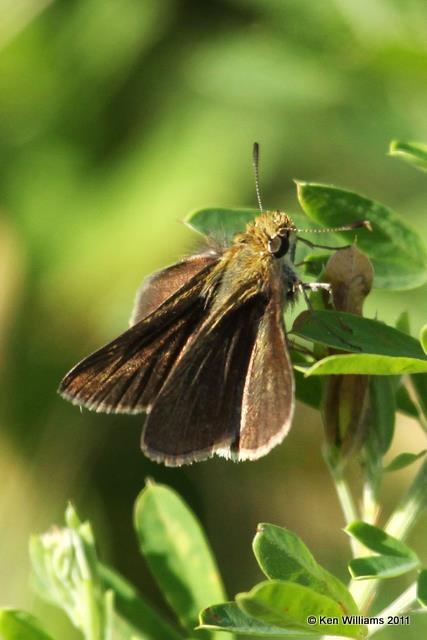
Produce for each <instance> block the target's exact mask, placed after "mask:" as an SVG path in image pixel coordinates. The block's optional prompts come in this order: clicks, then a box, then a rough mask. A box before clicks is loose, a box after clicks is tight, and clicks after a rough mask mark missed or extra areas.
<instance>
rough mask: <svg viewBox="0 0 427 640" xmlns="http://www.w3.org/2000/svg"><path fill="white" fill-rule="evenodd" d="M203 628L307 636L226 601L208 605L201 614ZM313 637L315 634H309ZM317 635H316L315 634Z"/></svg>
mask: <svg viewBox="0 0 427 640" xmlns="http://www.w3.org/2000/svg"><path fill="white" fill-rule="evenodd" d="M199 628H201V629H219V630H221V631H229V632H233V633H236V634H240V633H244V634H249V635H251V636H261V637H269V638H286V636H288V635H289V636H291V637H292V638H299V637H302V638H304V637H307V634H306V633H304V632H295V631H291V632H289V631H286V630H285V629H282V628H280V627H275V626H273V625H271V624H265V623H264V622H261V621H260V620H257V619H256V618H253V617H252V616H249V615H248V614H247V613H244V612H243V611H242V610H241V609H239V607H238V606H237V604H236V603H235V602H224V603H223V604H217V605H214V606H213V607H208V608H207V609H205V610H204V611H202V613H201V614H200V627H199ZM308 637H310V638H313V634H309V636H308ZM314 637H316V636H314Z"/></svg>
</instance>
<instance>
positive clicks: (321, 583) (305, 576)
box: [253, 523, 358, 613]
mask: <svg viewBox="0 0 427 640" xmlns="http://www.w3.org/2000/svg"><path fill="white" fill-rule="evenodd" d="M253 550H254V554H255V557H256V559H257V561H258V564H259V565H260V567H261V569H262V570H263V572H264V573H265V575H266V576H267V577H268V578H271V579H280V580H287V581H289V582H295V583H298V584H302V585H304V586H306V587H310V588H311V589H313V590H314V591H316V592H317V593H320V594H323V595H326V596H329V597H330V598H332V599H333V600H335V601H336V602H340V603H341V606H342V608H343V610H344V613H357V611H358V609H357V605H356V603H355V602H354V600H353V598H352V596H351V595H350V592H349V591H348V589H347V587H346V586H345V585H344V584H343V583H342V582H341V581H340V580H338V579H337V578H336V577H335V576H334V575H332V574H331V573H329V571H327V570H326V569H324V568H323V567H322V566H321V565H319V564H318V563H317V562H316V560H315V558H314V557H313V555H312V554H311V552H310V551H309V549H308V548H307V546H306V545H305V544H304V543H303V541H302V540H301V539H300V538H298V536H297V535H296V534H295V533H293V532H292V531H289V530H288V529H284V528H282V527H278V526H276V525H272V524H265V523H262V524H259V525H258V528H257V534H256V536H255V538H254V541H253Z"/></svg>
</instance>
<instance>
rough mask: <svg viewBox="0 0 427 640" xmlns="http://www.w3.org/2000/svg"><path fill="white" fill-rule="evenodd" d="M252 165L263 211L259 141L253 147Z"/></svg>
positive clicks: (260, 207) (257, 195) (259, 203)
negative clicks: (260, 186)
mask: <svg viewBox="0 0 427 640" xmlns="http://www.w3.org/2000/svg"><path fill="white" fill-rule="evenodd" d="M252 166H253V168H254V175H255V190H256V197H257V200H258V206H259V210H260V211H261V213H262V211H263V209H262V201H261V190H260V188H259V144H258V142H254V146H253V149H252Z"/></svg>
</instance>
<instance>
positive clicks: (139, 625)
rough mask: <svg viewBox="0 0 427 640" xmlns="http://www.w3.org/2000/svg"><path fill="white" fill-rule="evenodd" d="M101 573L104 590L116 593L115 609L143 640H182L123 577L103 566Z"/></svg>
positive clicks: (101, 566) (101, 565) (100, 566)
mask: <svg viewBox="0 0 427 640" xmlns="http://www.w3.org/2000/svg"><path fill="white" fill-rule="evenodd" d="M99 573H100V576H101V580H102V583H103V587H104V589H105V590H107V589H111V591H113V593H114V609H115V610H116V611H117V613H119V614H120V616H121V617H122V618H124V619H125V620H126V622H128V623H129V624H131V625H132V626H134V627H135V628H136V629H137V630H138V633H140V634H142V638H143V640H182V635H180V634H179V633H177V632H176V631H175V629H173V628H172V627H171V626H170V625H169V624H168V623H167V622H166V620H165V619H164V618H162V617H161V616H160V615H159V614H158V613H157V611H155V610H154V609H152V608H151V607H150V605H148V604H147V603H146V602H145V601H144V600H143V599H142V597H141V595H140V594H139V593H138V591H137V590H136V589H135V587H134V586H133V585H132V584H131V583H130V582H128V581H127V580H125V578H123V576H121V575H120V574H119V573H117V572H116V571H114V570H113V569H111V568H110V567H107V566H106V565H103V564H100V565H99Z"/></svg>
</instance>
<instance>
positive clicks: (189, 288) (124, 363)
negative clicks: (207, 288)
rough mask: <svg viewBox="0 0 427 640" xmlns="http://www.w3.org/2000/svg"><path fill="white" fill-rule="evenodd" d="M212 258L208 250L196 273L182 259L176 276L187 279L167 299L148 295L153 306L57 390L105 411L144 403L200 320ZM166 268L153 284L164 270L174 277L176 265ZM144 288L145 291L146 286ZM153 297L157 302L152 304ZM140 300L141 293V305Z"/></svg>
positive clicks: (129, 410)
mask: <svg viewBox="0 0 427 640" xmlns="http://www.w3.org/2000/svg"><path fill="white" fill-rule="evenodd" d="M216 260H217V258H215V257H214V256H212V257H211V258H210V260H203V261H201V262H200V263H199V266H200V269H199V270H198V271H197V270H196V273H195V270H194V266H195V265H194V262H193V261H192V260H191V268H189V269H188V271H186V269H185V262H186V261H184V263H180V265H179V272H180V281H181V282H184V281H185V274H186V273H187V275H188V280H187V282H186V283H185V284H184V285H183V286H181V287H180V288H179V290H178V291H175V293H174V294H172V295H171V296H169V297H167V298H166V299H165V300H161V297H162V296H160V295H159V294H157V297H156V296H152V297H151V300H150V303H149V304H148V307H150V306H151V307H154V311H153V312H152V313H150V314H149V315H146V316H144V317H143V318H142V319H141V320H140V321H139V322H138V323H137V324H135V325H134V326H132V327H131V328H130V329H128V330H127V331H125V332H124V333H123V334H121V335H120V336H119V337H118V338H116V339H115V340H113V341H112V342H110V343H109V344H107V345H106V346H104V347H102V348H101V349H99V350H98V351H96V352H95V353H93V354H92V355H90V356H88V357H87V358H85V359H84V360H82V361H81V362H80V363H78V364H77V365H76V366H75V367H74V368H73V369H72V370H71V371H70V372H69V373H68V374H67V375H66V376H65V378H64V379H63V381H62V382H61V385H60V387H59V393H60V394H61V395H63V396H64V397H65V398H66V399H68V400H71V401H72V402H73V403H74V404H78V405H83V406H85V407H87V408H89V409H94V410H96V411H103V412H106V413H110V412H114V413H139V412H141V411H143V410H145V409H147V407H149V406H150V404H152V402H153V401H154V399H155V398H156V396H157V395H158V393H159V391H160V388H161V386H162V385H163V383H164V382H165V379H166V378H167V376H168V374H169V372H170V370H171V368H172V367H173V365H174V363H175V361H176V360H177V359H178V358H179V357H180V355H181V352H182V351H183V349H184V348H185V346H186V344H187V342H188V341H189V340H190V338H191V336H192V335H193V334H194V332H195V330H196V328H197V327H198V325H199V324H200V323H201V321H202V318H203V315H204V299H203V298H202V296H201V292H202V289H203V286H204V284H205V279H206V276H207V275H208V273H209V272H210V270H211V269H212V268H213V265H214V264H215V263H216ZM165 271H166V272H168V273H166V274H163V276H162V277H161V276H160V274H157V279H155V282H156V284H157V285H158V284H159V282H160V280H162V281H163V284H165V285H166V283H168V282H169V278H168V275H171V277H172V279H173V282H175V283H176V282H177V278H176V271H175V270H173V269H172V268H171V267H169V268H168V269H166V270H165ZM169 290H170V289H169ZM146 291H147V293H148V294H149V292H150V287H147V289H146ZM149 297H150V296H149ZM154 300H156V301H157V302H159V304H160V306H158V307H156V306H155V302H154ZM142 306H143V305H142V299H141V304H140V306H139V309H141V307H142ZM148 307H147V308H148ZM147 308H146V309H145V311H147ZM143 313H144V312H143V311H141V315H143Z"/></svg>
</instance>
